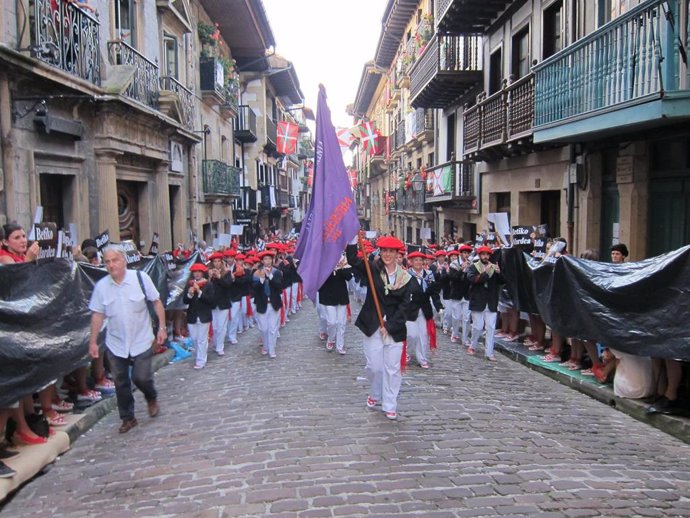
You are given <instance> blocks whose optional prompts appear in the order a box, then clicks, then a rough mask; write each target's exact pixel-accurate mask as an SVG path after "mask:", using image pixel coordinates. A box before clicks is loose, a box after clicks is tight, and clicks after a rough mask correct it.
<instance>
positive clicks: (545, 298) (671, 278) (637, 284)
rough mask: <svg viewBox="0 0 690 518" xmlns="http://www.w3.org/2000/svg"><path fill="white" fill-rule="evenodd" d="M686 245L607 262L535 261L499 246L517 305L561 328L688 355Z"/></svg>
mask: <svg viewBox="0 0 690 518" xmlns="http://www.w3.org/2000/svg"><path fill="white" fill-rule="evenodd" d="M689 261H690V246H686V247H684V248H681V249H679V250H676V251H673V252H670V253H668V254H664V255H661V256H658V257H653V258H651V259H645V260H644V261H639V262H633V263H623V264H618V265H617V264H612V263H604V262H598V261H588V260H584V259H576V258H574V257H572V256H562V257H560V258H559V259H558V260H557V261H556V263H555V264H539V265H537V264H536V263H534V262H533V261H532V259H531V257H530V256H529V255H527V254H525V253H524V252H522V251H521V250H520V249H518V248H510V249H504V250H502V251H501V257H500V264H501V271H502V273H503V275H504V277H505V278H506V284H507V285H508V286H509V289H510V291H511V295H512V297H513V301H514V303H515V307H516V308H517V309H519V310H520V311H526V312H530V313H535V311H534V309H535V308H536V310H537V311H536V313H539V314H540V315H541V317H542V318H543V320H544V322H546V323H547V324H548V325H549V326H550V327H551V328H552V329H554V330H556V331H557V332H558V333H560V334H561V335H563V336H567V337H572V338H581V339H589V340H594V341H596V342H598V343H601V344H603V345H606V346H609V347H614V348H615V349H618V350H621V351H623V352H627V353H630V354H636V355H640V356H651V357H654V358H676V359H683V360H690V325H688V319H689V318H690V263H689Z"/></svg>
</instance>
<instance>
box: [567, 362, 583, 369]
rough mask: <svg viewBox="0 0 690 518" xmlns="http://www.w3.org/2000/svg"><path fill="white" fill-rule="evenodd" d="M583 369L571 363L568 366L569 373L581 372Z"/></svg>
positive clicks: (577, 364)
mask: <svg viewBox="0 0 690 518" xmlns="http://www.w3.org/2000/svg"><path fill="white" fill-rule="evenodd" d="M581 368H582V365H580V364H579V363H571V364H570V365H568V370H569V371H579V370H580V369H581Z"/></svg>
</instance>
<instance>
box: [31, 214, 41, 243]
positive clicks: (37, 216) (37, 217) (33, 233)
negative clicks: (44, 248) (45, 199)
mask: <svg viewBox="0 0 690 518" xmlns="http://www.w3.org/2000/svg"><path fill="white" fill-rule="evenodd" d="M42 221H43V207H42V206H41V205H39V206H38V207H36V211H35V212H34V224H33V225H31V230H30V231H29V241H36V227H35V225H36V224H37V223H41V222H42Z"/></svg>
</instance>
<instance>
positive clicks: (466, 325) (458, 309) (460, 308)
mask: <svg viewBox="0 0 690 518" xmlns="http://www.w3.org/2000/svg"><path fill="white" fill-rule="evenodd" d="M451 308H452V319H453V325H452V329H453V332H452V335H451V336H455V337H456V338H458V337H460V334H461V333H460V329H461V328H462V344H463V345H464V344H466V343H467V339H468V338H469V335H470V316H471V315H472V313H471V312H470V301H469V300H466V299H461V300H454V301H453V304H452V306H451Z"/></svg>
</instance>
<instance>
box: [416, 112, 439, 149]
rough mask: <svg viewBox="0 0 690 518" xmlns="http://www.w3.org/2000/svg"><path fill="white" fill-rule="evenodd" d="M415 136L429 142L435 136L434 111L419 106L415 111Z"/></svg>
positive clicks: (418, 139) (419, 139)
mask: <svg viewBox="0 0 690 518" xmlns="http://www.w3.org/2000/svg"><path fill="white" fill-rule="evenodd" d="M414 138H415V139H417V141H421V142H427V141H430V140H432V139H433V138H434V112H433V110H425V109H424V108H417V109H416V110H415V112H414Z"/></svg>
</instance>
